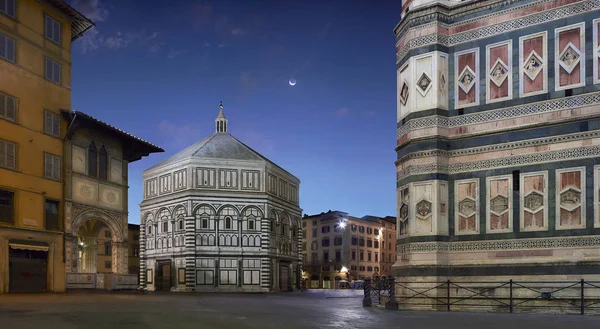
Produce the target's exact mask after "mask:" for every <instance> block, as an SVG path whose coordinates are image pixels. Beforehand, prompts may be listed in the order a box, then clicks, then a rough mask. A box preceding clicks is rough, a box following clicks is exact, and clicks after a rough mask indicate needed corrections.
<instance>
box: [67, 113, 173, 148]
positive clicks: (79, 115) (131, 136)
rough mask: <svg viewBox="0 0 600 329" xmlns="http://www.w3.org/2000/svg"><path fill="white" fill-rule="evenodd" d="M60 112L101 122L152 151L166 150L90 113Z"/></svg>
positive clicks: (103, 125) (102, 124) (97, 122)
mask: <svg viewBox="0 0 600 329" xmlns="http://www.w3.org/2000/svg"><path fill="white" fill-rule="evenodd" d="M60 112H61V113H62V114H63V116H65V117H68V116H69V117H72V116H73V115H74V116H75V118H77V117H79V118H83V119H87V120H89V121H91V122H93V123H96V124H99V125H100V126H102V127H104V128H106V129H109V130H112V131H114V132H116V133H117V134H119V135H121V137H124V138H126V139H130V140H135V141H137V142H140V143H142V144H144V145H145V146H148V147H149V148H150V149H151V151H152V152H164V151H165V150H163V149H162V148H160V147H158V146H156V145H154V144H152V143H150V142H148V141H145V140H143V139H141V138H139V137H136V136H134V135H132V134H130V133H128V132H126V131H124V130H121V129H119V128H117V127H115V126H112V125H110V124H108V123H106V122H104V121H101V120H98V119H96V118H94V117H93V116H91V115H89V114H85V113H83V112H81V111H75V110H60Z"/></svg>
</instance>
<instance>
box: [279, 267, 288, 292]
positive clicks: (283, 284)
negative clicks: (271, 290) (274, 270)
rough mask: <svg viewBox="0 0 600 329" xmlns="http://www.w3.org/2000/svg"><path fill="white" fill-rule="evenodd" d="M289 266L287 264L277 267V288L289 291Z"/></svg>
mask: <svg viewBox="0 0 600 329" xmlns="http://www.w3.org/2000/svg"><path fill="white" fill-rule="evenodd" d="M289 281H290V268H289V266H287V265H281V266H280V267H279V290H281V291H289V290H290V289H289V286H290V285H289Z"/></svg>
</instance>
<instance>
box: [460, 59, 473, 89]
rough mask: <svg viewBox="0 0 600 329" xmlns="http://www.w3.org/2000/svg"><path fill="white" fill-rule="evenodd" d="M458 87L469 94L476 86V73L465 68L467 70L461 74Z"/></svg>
mask: <svg viewBox="0 0 600 329" xmlns="http://www.w3.org/2000/svg"><path fill="white" fill-rule="evenodd" d="M458 85H459V87H460V89H462V90H463V91H464V92H465V93H468V92H469V91H470V90H471V88H473V86H474V85H475V72H473V70H471V68H470V67H468V66H467V67H465V69H464V70H463V71H462V72H461V73H460V75H459V77H458Z"/></svg>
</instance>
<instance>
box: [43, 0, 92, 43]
mask: <svg viewBox="0 0 600 329" xmlns="http://www.w3.org/2000/svg"><path fill="white" fill-rule="evenodd" d="M42 2H45V3H46V4H48V5H50V6H52V7H53V8H55V9H56V10H58V11H59V12H61V13H62V14H63V15H65V16H67V17H68V18H69V19H70V20H71V42H73V41H75V40H77V39H79V38H80V37H81V36H83V34H84V33H85V32H87V31H89V30H90V29H91V28H93V27H94V26H96V24H94V22H92V20H91V19H89V18H87V17H85V15H84V14H82V13H80V12H79V11H77V9H75V8H73V7H71V5H69V4H68V3H67V2H65V1H63V0H42Z"/></svg>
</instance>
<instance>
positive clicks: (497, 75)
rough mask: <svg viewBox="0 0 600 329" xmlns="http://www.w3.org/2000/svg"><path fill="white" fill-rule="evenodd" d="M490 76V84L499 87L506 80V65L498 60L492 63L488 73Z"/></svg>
mask: <svg viewBox="0 0 600 329" xmlns="http://www.w3.org/2000/svg"><path fill="white" fill-rule="evenodd" d="M490 76H491V78H492V82H493V83H494V84H495V85H496V86H498V87H500V86H501V85H502V83H503V82H504V80H506V78H508V65H506V64H504V62H503V61H502V60H501V59H500V58H498V60H496V63H494V66H493V67H492V70H491V71H490Z"/></svg>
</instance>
